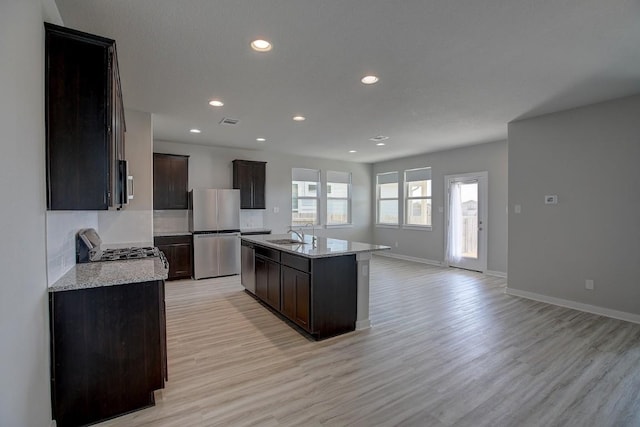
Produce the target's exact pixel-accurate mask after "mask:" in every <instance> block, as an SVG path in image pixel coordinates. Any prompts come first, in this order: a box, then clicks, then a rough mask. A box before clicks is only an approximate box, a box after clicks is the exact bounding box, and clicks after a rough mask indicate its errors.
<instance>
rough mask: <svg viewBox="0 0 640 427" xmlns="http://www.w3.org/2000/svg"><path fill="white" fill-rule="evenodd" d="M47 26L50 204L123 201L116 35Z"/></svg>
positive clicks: (93, 206)
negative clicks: (114, 37)
mask: <svg viewBox="0 0 640 427" xmlns="http://www.w3.org/2000/svg"><path fill="white" fill-rule="evenodd" d="M44 26H45V34H46V36H45V37H46V44H45V46H46V48H45V120H46V166H47V170H46V174H47V208H48V209H49V210H105V209H109V208H113V207H121V202H122V200H121V195H120V184H119V183H120V182H122V181H121V172H120V169H121V168H120V164H119V161H120V160H124V133H125V120H124V106H123V103H122V90H121V87H120V76H119V71H118V59H117V53H116V44H115V41H114V40H111V39H107V38H104V37H100V36H95V35H92V34H87V33H83V32H80V31H76V30H72V29H69V28H65V27H60V26H57V25H52V24H48V23H45V24H44ZM124 179H125V181H124V182H125V183H126V177H124Z"/></svg>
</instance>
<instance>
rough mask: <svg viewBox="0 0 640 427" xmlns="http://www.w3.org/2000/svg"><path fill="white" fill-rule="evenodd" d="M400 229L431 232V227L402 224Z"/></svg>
mask: <svg viewBox="0 0 640 427" xmlns="http://www.w3.org/2000/svg"><path fill="white" fill-rule="evenodd" d="M402 229H403V230H422V231H433V227H432V226H431V225H415V224H404V225H403V226H402Z"/></svg>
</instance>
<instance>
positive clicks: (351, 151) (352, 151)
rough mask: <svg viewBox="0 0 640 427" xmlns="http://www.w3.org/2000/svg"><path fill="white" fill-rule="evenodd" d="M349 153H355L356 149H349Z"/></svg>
mask: <svg viewBox="0 0 640 427" xmlns="http://www.w3.org/2000/svg"><path fill="white" fill-rule="evenodd" d="M349 152H350V153H357V151H356V150H349Z"/></svg>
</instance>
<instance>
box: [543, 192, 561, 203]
mask: <svg viewBox="0 0 640 427" xmlns="http://www.w3.org/2000/svg"><path fill="white" fill-rule="evenodd" d="M544 204H545V205H557V204H558V196H556V195H555V194H553V195H549V196H544Z"/></svg>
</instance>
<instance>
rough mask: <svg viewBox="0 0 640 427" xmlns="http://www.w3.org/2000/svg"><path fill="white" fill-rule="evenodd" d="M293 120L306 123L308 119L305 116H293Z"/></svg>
mask: <svg viewBox="0 0 640 427" xmlns="http://www.w3.org/2000/svg"><path fill="white" fill-rule="evenodd" d="M293 120H295V121H296V122H304V121H305V120H307V118H306V117H305V116H293Z"/></svg>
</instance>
